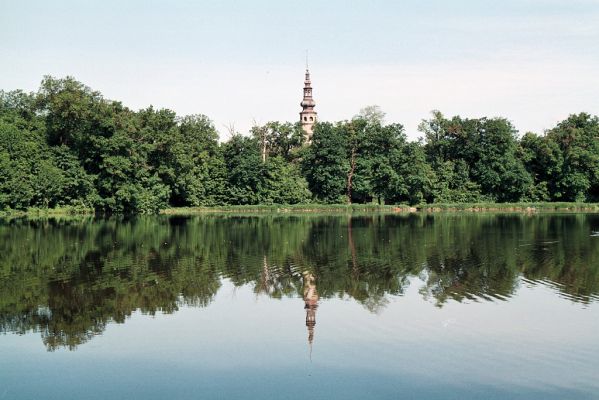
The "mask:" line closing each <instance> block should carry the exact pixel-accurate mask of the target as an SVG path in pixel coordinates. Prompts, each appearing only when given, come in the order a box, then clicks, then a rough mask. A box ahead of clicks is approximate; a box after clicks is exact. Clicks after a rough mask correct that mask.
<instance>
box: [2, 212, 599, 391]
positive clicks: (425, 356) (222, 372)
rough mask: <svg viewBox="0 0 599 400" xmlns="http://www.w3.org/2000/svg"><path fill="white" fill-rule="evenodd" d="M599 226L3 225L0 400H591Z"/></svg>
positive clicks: (597, 350)
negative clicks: (237, 399)
mask: <svg viewBox="0 0 599 400" xmlns="http://www.w3.org/2000/svg"><path fill="white" fill-rule="evenodd" d="M598 231H599V215H597V214H490V213H489V214H487V213H481V214H471V213H462V214H458V213H456V214H451V213H447V214H444V213H439V214H409V215H389V214H369V215H347V214H339V215H311V214H302V215H287V214H275V215H202V216H189V217H180V216H173V217H167V216H154V217H137V218H129V219H127V218H108V219H101V218H91V217H90V218H83V217H78V218H55V219H38V220H26V219H21V220H3V221H0V331H1V332H2V334H1V335H0V399H132V398H139V399H165V398H172V399H198V398H206V399H210V398H222V399H228V398H244V399H264V398H273V399H305V398H310V399H336V398H340V399H341V398H342V399H363V398H377V399H398V398H406V399H483V398H484V399H577V400H580V399H597V398H599V375H598V374H599V373H598V371H599V235H598V234H597V232H598Z"/></svg>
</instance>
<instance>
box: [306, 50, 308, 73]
mask: <svg viewBox="0 0 599 400" xmlns="http://www.w3.org/2000/svg"><path fill="white" fill-rule="evenodd" d="M307 69H308V49H306V70H307Z"/></svg>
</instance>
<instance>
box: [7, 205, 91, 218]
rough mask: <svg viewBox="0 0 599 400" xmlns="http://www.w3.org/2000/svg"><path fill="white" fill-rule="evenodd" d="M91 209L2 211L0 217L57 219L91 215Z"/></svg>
mask: <svg viewBox="0 0 599 400" xmlns="http://www.w3.org/2000/svg"><path fill="white" fill-rule="evenodd" d="M94 213H95V211H94V209H93V208H85V207H57V208H28V209H27V210H11V209H8V210H2V211H0V217H4V218H18V217H34V218H35V217H55V216H56V217H57V216H66V215H90V214H91V215H93V214H94Z"/></svg>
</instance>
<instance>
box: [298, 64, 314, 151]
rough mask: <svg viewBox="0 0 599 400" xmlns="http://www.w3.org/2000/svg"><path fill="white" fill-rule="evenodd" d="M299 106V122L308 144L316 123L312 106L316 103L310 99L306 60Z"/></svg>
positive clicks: (310, 89) (308, 73) (310, 83)
mask: <svg viewBox="0 0 599 400" xmlns="http://www.w3.org/2000/svg"><path fill="white" fill-rule="evenodd" d="M300 105H301V106H302V111H301V112H300V122H301V124H302V129H303V130H304V135H305V137H306V142H308V143H310V142H311V141H312V128H313V127H314V124H315V123H316V111H314V106H315V105H316V103H315V102H314V99H313V98H312V81H310V70H308V62H307V60H306V79H305V80H304V98H303V100H302V102H301V103H300Z"/></svg>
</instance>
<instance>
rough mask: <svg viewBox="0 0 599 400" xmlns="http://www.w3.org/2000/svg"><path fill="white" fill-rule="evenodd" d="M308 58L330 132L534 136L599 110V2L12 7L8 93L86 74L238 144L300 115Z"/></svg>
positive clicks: (3, 22)
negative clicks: (343, 126)
mask: <svg viewBox="0 0 599 400" xmlns="http://www.w3.org/2000/svg"><path fill="white" fill-rule="evenodd" d="M305 49H309V51H310V65H311V69H312V73H313V82H314V87H315V89H314V94H315V99H316V102H317V111H318V112H319V115H320V117H321V119H326V120H339V119H346V118H351V116H352V115H354V114H355V113H356V112H357V111H358V110H359V109H360V108H361V107H363V106H365V105H369V104H378V105H380V106H381V107H382V108H383V110H384V111H386V112H387V115H388V118H387V119H388V121H389V122H401V123H403V124H404V125H405V126H406V130H407V132H408V134H409V136H410V137H412V138H415V137H417V136H418V132H417V130H416V127H417V125H418V122H419V121H420V120H421V119H422V118H426V117H428V112H429V111H430V110H432V109H440V110H441V111H443V112H444V113H446V114H449V115H453V114H460V115H464V116H473V117H474V116H482V115H487V116H505V117H507V118H509V119H511V120H512V121H513V122H514V124H515V125H516V127H517V128H518V129H519V130H520V131H522V132H524V131H527V130H534V131H537V132H541V131H543V129H547V128H550V127H551V126H553V125H554V124H555V123H556V122H557V121H558V120H559V119H561V118H565V117H566V116H567V115H568V114H569V113H573V112H579V111H588V112H592V113H595V114H597V113H599V0H564V1H559V0H518V1H516V0H503V1H487V0H479V1H466V0H459V1H383V0H378V1H376V0H371V1H339V0H329V1H319V2H317V1H293V2H290V1H267V0H256V1H251V2H250V1H247V2H242V1H231V0H228V1H227V0H218V1H147V0H146V1H65V0H54V1H27V0H20V1H7V0H0V60H1V61H2V62H1V63H0V88H2V89H5V90H10V89H15V88H23V89H26V90H35V89H36V88H37V87H38V85H39V82H40V80H41V78H42V76H43V75H45V74H51V75H54V76H64V75H73V76H75V77H76V78H77V79H79V80H81V81H83V82H84V83H86V84H87V85H89V86H91V87H93V88H94V89H98V90H100V91H101V92H102V93H103V94H104V95H105V96H106V97H108V98H112V99H117V100H121V101H123V102H124V103H125V104H126V105H129V106H130V107H132V108H134V109H137V108H141V107H145V106H147V105H149V104H153V105H155V106H157V107H168V108H171V109H174V110H175V111H177V112H178V113H180V114H190V113H204V114H206V115H208V116H209V117H211V118H212V119H213V120H214V121H215V125H216V126H217V128H218V129H219V130H220V131H221V132H222V133H223V136H225V137H226V136H227V135H226V129H225V128H224V127H225V126H226V125H230V124H232V123H234V124H235V126H236V128H237V129H238V130H240V131H242V132H243V131H246V130H247V129H248V128H249V127H250V126H251V124H252V123H253V121H254V120H255V121H256V122H258V123H262V122H266V121H268V120H293V121H295V120H296V119H297V118H298V112H299V110H300V107H299V102H300V100H301V85H302V81H303V76H302V74H303V68H304V54H305Z"/></svg>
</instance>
